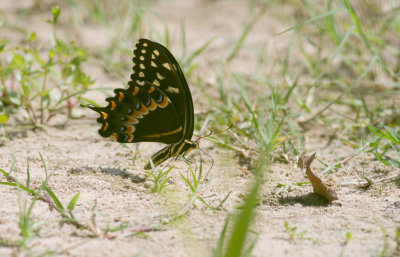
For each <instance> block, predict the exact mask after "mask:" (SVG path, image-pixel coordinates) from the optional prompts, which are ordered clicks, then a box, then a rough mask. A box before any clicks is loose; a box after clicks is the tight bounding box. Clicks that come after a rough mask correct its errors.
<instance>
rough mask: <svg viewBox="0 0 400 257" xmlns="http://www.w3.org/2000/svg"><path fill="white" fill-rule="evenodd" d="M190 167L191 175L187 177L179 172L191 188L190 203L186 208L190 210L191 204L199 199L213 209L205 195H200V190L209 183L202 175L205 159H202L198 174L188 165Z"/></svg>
mask: <svg viewBox="0 0 400 257" xmlns="http://www.w3.org/2000/svg"><path fill="white" fill-rule="evenodd" d="M188 169H189V175H188V176H187V177H185V176H184V175H183V174H182V173H179V175H180V177H181V178H182V180H183V181H184V182H185V184H186V185H187V186H188V187H189V189H190V197H189V203H188V205H187V208H186V209H187V210H188V209H189V208H191V206H192V205H193V204H194V202H195V200H196V199H198V200H200V202H202V203H203V204H204V205H205V206H207V207H208V208H210V209H211V210H214V208H213V207H212V206H210V205H209V204H208V203H207V202H206V201H205V200H204V199H203V197H201V196H200V195H199V193H200V191H201V190H203V189H204V188H205V187H207V185H208V183H204V180H203V181H202V179H203V178H202V176H203V159H200V167H199V172H198V173H197V174H196V172H195V171H194V170H193V168H192V167H191V166H190V165H188Z"/></svg>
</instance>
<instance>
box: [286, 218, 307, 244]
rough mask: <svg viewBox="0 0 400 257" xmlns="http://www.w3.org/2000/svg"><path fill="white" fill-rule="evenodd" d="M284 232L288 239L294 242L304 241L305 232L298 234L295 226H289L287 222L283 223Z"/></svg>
mask: <svg viewBox="0 0 400 257" xmlns="http://www.w3.org/2000/svg"><path fill="white" fill-rule="evenodd" d="M284 226H285V230H284V232H285V233H286V234H287V235H288V236H289V238H290V239H292V240H295V239H304V238H305V237H304V235H305V234H306V233H307V231H306V230H303V231H300V232H298V230H297V226H290V225H289V222H288V221H286V220H285V223H284Z"/></svg>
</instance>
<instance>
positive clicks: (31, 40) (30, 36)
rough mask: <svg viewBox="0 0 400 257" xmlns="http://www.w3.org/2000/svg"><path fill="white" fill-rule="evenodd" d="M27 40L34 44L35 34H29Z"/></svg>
mask: <svg viewBox="0 0 400 257" xmlns="http://www.w3.org/2000/svg"><path fill="white" fill-rule="evenodd" d="M28 40H29V42H31V43H32V42H35V40H36V32H32V33H31V34H29V37H28Z"/></svg>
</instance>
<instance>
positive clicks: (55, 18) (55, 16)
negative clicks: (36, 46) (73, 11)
mask: <svg viewBox="0 0 400 257" xmlns="http://www.w3.org/2000/svg"><path fill="white" fill-rule="evenodd" d="M51 13H52V14H53V24H57V22H58V18H59V16H60V14H61V9H60V7H59V6H58V5H56V6H53V8H52V9H51Z"/></svg>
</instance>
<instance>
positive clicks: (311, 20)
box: [275, 7, 346, 37]
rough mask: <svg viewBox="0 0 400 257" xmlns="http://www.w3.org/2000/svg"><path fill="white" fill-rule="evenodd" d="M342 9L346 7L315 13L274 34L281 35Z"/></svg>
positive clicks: (344, 9)
mask: <svg viewBox="0 0 400 257" xmlns="http://www.w3.org/2000/svg"><path fill="white" fill-rule="evenodd" d="M343 11H346V8H343V7H342V8H338V9H335V10H332V11H329V12H325V13H323V14H320V15H317V16H315V17H312V18H311V19H308V20H306V21H303V22H301V23H299V24H298V25H296V26H293V27H290V28H288V29H286V30H284V31H282V32H279V33H278V34H276V35H275V37H276V36H279V35H281V34H284V33H286V32H288V31H291V30H295V29H298V28H300V27H301V26H304V25H307V24H309V23H313V22H314V21H317V20H319V19H322V18H325V17H327V16H330V15H334V14H336V13H339V12H343Z"/></svg>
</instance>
